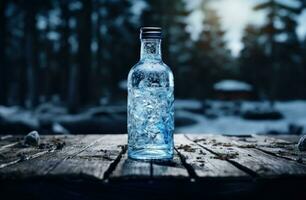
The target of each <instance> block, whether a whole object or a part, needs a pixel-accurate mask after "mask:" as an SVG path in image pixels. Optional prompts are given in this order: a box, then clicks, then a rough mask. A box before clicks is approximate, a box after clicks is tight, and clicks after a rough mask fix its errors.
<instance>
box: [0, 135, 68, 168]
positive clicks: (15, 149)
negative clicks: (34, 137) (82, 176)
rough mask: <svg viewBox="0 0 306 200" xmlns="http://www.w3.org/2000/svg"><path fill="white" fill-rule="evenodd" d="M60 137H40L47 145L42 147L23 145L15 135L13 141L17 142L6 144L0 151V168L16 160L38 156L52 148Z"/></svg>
mask: <svg viewBox="0 0 306 200" xmlns="http://www.w3.org/2000/svg"><path fill="white" fill-rule="evenodd" d="M60 138H62V136H57V137H46V136H43V137H41V144H48V147H43V145H40V146H38V147H33V146H25V145H23V141H22V140H21V139H18V138H17V137H15V139H16V140H15V141H18V142H13V143H12V145H6V146H5V148H3V149H2V151H1V152H0V169H1V168H4V167H7V166H10V165H13V164H15V163H18V162H22V161H25V160H31V159H33V158H36V157H38V156H42V155H43V154H45V153H47V152H48V151H52V150H54V149H55V148H56V145H55V144H54V143H55V142H56V141H57V140H58V139H60Z"/></svg>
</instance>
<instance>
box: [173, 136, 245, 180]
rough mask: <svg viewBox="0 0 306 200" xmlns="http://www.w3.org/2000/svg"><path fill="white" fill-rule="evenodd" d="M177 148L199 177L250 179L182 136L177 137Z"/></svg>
mask: <svg viewBox="0 0 306 200" xmlns="http://www.w3.org/2000/svg"><path fill="white" fill-rule="evenodd" d="M175 146H176V149H177V151H178V152H179V153H180V154H181V156H182V157H183V159H184V161H185V162H186V164H187V165H189V166H190V167H191V168H192V169H191V170H193V171H194V173H195V175H196V176H197V177H202V178H203V177H237V176H240V177H244V178H246V177H249V175H247V174H246V173H245V172H243V171H241V170H240V169H238V168H237V167H235V166H233V165H232V164H231V163H229V162H227V161H226V160H219V159H214V158H213V157H214V156H215V155H214V154H212V153H211V152H209V151H207V150H205V149H203V148H201V147H200V146H199V145H198V144H196V143H194V142H192V141H190V140H188V139H187V138H186V137H185V136H184V135H182V134H180V135H175Z"/></svg>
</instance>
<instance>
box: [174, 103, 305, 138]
mask: <svg viewBox="0 0 306 200" xmlns="http://www.w3.org/2000/svg"><path fill="white" fill-rule="evenodd" d="M178 102H179V108H180V109H177V111H176V113H175V114H176V115H178V116H184V117H188V118H191V119H194V120H195V121H196V124H193V125H190V126H184V127H179V128H177V129H176V132H178V133H216V134H236V135H237V134H253V133H265V132H267V131H270V130H277V131H281V132H286V131H287V130H288V125H289V124H295V125H300V126H303V128H304V132H305V130H306V101H288V102H276V103H275V108H276V109H277V110H279V111H280V112H281V113H282V114H283V115H284V118H283V119H281V120H246V119H243V118H241V117H240V116H234V115H232V116H230V115H229V116H220V115H219V117H217V118H215V119H209V118H207V117H205V115H204V114H197V113H194V112H190V111H188V110H184V109H183V108H184V104H185V106H186V107H187V108H188V107H190V105H189V103H190V104H191V105H196V104H197V103H196V101H190V102H189V101H181V100H179V101H178ZM216 103H219V104H220V102H215V104H216ZM199 104H200V103H199ZM259 104H262V103H258V102H243V103H242V105H241V109H242V110H244V109H248V108H254V107H256V106H258V105H259ZM176 108H177V107H176Z"/></svg>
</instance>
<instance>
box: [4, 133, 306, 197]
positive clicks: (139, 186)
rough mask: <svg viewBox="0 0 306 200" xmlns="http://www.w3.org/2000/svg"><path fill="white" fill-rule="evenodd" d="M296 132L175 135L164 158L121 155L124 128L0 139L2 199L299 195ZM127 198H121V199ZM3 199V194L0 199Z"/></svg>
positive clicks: (302, 179)
mask: <svg viewBox="0 0 306 200" xmlns="http://www.w3.org/2000/svg"><path fill="white" fill-rule="evenodd" d="M298 139H299V137H298V136H281V137H271V136H260V135H243V136H222V135H208V134H201V135H199V134H185V135H183V134H176V135H175V146H176V149H175V156H174V159H173V160H171V161H152V160H151V161H136V160H131V159H128V157H127V148H126V142H127V135H126V134H125V135H68V136H63V135H59V136H51V135H48V136H41V144H40V146H39V147H27V146H24V145H22V137H21V136H19V137H18V136H2V137H1V140H0V190H1V193H0V195H1V196H6V197H9V198H10V199H17V198H18V199H20V197H22V199H40V198H44V199H56V198H59V199H61V198H66V199H76V198H77V199H102V198H103V199H133V198H134V199H169V198H170V199H172V198H176V199H182V198H184V199H186V198H188V199H200V198H201V199H204V198H206V199H223V198H229V197H231V198H232V197H235V198H238V199H239V198H241V199H244V198H250V197H253V198H260V199H271V198H273V199H274V198H278V199H288V198H290V199H306V153H305V152H299V151H298V150H297V148H296V143H297V141H298ZM127 197H128V198H127ZM3 199H6V198H3Z"/></svg>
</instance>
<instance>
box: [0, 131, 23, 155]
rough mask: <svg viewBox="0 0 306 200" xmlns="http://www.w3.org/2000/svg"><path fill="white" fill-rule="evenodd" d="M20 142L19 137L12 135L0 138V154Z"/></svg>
mask: <svg viewBox="0 0 306 200" xmlns="http://www.w3.org/2000/svg"><path fill="white" fill-rule="evenodd" d="M19 141H20V137H18V136H13V135H4V136H1V137H0V152H1V151H3V150H5V149H6V148H9V147H11V146H14V145H16V144H18V142H19Z"/></svg>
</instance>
